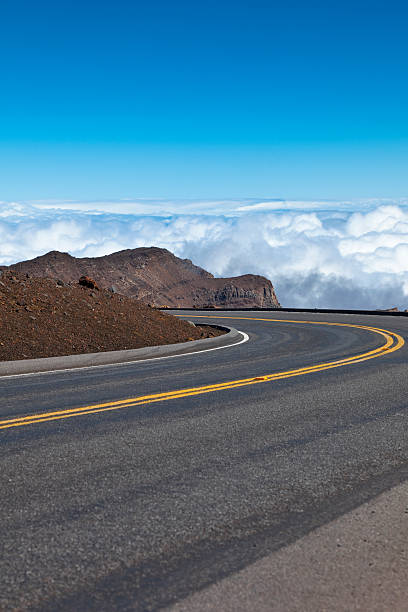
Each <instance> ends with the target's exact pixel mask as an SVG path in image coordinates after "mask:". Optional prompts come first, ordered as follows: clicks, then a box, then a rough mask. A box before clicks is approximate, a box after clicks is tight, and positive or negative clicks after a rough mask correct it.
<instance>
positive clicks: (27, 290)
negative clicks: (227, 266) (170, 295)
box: [0, 271, 222, 361]
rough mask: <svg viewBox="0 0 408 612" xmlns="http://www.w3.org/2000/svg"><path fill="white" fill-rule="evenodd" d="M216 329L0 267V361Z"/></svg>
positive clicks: (177, 338) (129, 345)
mask: <svg viewBox="0 0 408 612" xmlns="http://www.w3.org/2000/svg"><path fill="white" fill-rule="evenodd" d="M220 333H222V332H219V331H218V330H215V329H213V328H209V327H206V326H203V327H195V326H193V325H191V324H190V323H188V322H186V321H182V320H181V319H178V318H176V317H173V316H171V315H168V314H165V313H162V312H160V311H158V310H154V309H153V308H149V306H147V305H146V304H143V303H141V302H138V301H136V300H134V299H131V298H127V297H124V296H121V295H119V294H114V293H112V292H110V291H106V290H96V289H90V288H88V287H83V286H80V285H79V284H78V282H77V283H75V284H72V285H65V284H64V283H63V281H54V280H50V279H41V278H27V276H26V275H23V274H18V273H15V272H9V271H6V272H3V273H1V272H0V361H9V360H15V359H29V358H37V357H54V356H58V355H73V354H77V353H96V352H99V351H114V350H122V349H133V348H141V347H144V346H155V345H161V344H172V343H177V342H185V341H187V340H199V339H200V338H204V337H210V336H214V335H219V334H220Z"/></svg>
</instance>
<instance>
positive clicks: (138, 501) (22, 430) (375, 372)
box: [0, 311, 408, 611]
mask: <svg viewBox="0 0 408 612" xmlns="http://www.w3.org/2000/svg"><path fill="white" fill-rule="evenodd" d="M177 314H180V313H177ZM200 315H201V318H200V319H197V320H199V321H201V322H204V321H207V320H208V322H211V321H213V322H214V323H217V322H218V323H222V321H221V319H220V317H225V321H224V322H225V323H226V324H227V325H228V324H230V325H231V326H234V327H236V328H237V329H239V330H242V331H244V332H246V333H247V334H248V335H249V341H248V342H246V343H244V344H240V345H239V346H235V347H231V348H227V349H224V350H220V351H213V352H208V353H202V354H201V355H200V354H197V355H184V356H181V357H176V358H172V359H165V360H162V361H160V360H158V361H152V362H150V363H149V362H139V363H137V362H136V363H134V364H130V365H121V366H116V367H109V366H106V367H102V368H97V369H86V370H77V371H75V370H73V371H70V372H55V373H50V374H42V375H33V376H24V377H13V378H0V392H1V409H0V421H1V422H0V428H1V429H0V438H1V447H0V448H1V451H0V452H1V459H0V460H1V464H0V482H1V495H2V500H1V510H0V512H1V521H0V542H1V546H2V555H1V560H0V609H1V610H3V609H4V610H28V609H30V610H49V611H51V610H76V611H78V610H98V611H100V610H156V609H159V608H164V607H166V606H170V607H171V606H173V605H174V604H175V603H176V602H179V603H177V604H176V605H175V606H174V609H179V610H195V609H196V610H204V609H206V610H213V609H225V610H227V609H228V610H229V609H231V610H233V609H235V610H237V609H238V608H240V606H241V609H242V610H244V609H245V610H246V609H259V610H260V609H265V610H290V609H293V610H298V609H299V610H316V609H322V610H323V609H325V610H327V609H333V610H337V609H338V610H340V609H349V610H350V609H353V605H352V604H353V601H354V602H355V604H356V605H355V609H364V607H363V608H359V607H358V606H359V605H360V604H358V601H359V600H358V597H359V596H360V595H358V593H357V592H356V593H355V598H354V599H353V598H352V599H351V600H350V601H351V604H350V603H348V604H347V605H346V604H344V602H345V601H346V599H344V596H343V594H342V589H343V590H344V589H345V587H344V584H345V583H344V581H341V580H340V579H337V580H338V584H336V574H337V573H338V576H340V575H341V569H342V567H343V568H344V571H346V570H347V568H348V567H350V565H349V564H350V556H349V557H348V556H347V555H345V556H343V557H341V558H340V557H336V559H335V560H334V561H333V554H332V552H330V548H334V549H335V550H337V549H338V548H341V546H342V544H341V542H339V537H340V536H339V534H340V535H341V537H343V536H344V537H345V538H346V539H347V537H348V538H349V540H348V544H347V546H348V547H349V549H350V551H351V552H350V554H352V555H354V557H355V555H356V554H357V552H358V551H359V550H361V546H357V549H354V552H353V550H351V549H352V548H353V545H354V544H355V541H356V538H357V539H358V538H359V537H362V535H361V534H362V525H361V523H365V524H366V529H367V530H368V534H367V536H366V537H364V538H362V540H364V541H365V542H368V541H369V540H370V537H371V536H370V533H371V531H375V533H377V535H378V534H380V533H382V531H380V523H381V521H380V518H378V519H376V521H377V522H374V523H373V524H372V528H371V527H369V523H368V522H367V521H366V520H365V519H364V518H363V519H361V516H362V515H361V512H363V511H366V513H367V516H368V515H375V513H376V512H377V514H378V515H381V517H382V519H381V520H383V523H384V524H383V525H382V527H381V529H382V530H384V529H385V527H384V525H385V524H386V523H387V521H388V523H390V522H391V523H392V524H393V525H396V524H397V523H396V518H395V516H397V517H398V518H399V522H398V532H395V533H394V532H393V533H391V532H390V533H388V532H387V533H388V535H387V542H388V544H385V545H384V546H383V547H382V549H381V553H379V549H378V546H377V547H375V546H374V548H372V549H370V550H371V553H370V554H372V555H373V556H374V557H375V563H376V567H377V570H378V572H377V574H376V575H375V576H374V574H371V575H370V576H371V577H370V576H368V578H367V580H374V581H375V580H376V581H377V582H376V585H374V586H373V585H370V588H369V589H368V590H369V591H370V592H371V593H373V592H375V588H374V587H375V586H376V588H377V590H381V591H382V593H383V597H384V598H385V599H384V600H383V604H382V603H381V598H379V597H377V596H376V605H377V608H375V607H371V608H370V609H374V608H375V609H379V610H380V609H384V610H386V609H387V607H388V608H389V604H390V602H391V601H392V602H393V603H392V605H393V609H401V610H404V609H406V608H404V607H402V606H403V605H405V602H406V601H407V599H406V597H407V596H408V586H407V584H408V583H407V581H405V583H404V580H403V578H404V576H408V574H404V572H405V571H406V569H407V563H408V562H407V555H406V550H405V549H404V550H403V549H401V546H399V543H398V542H399V538H401V541H402V542H403V543H404V544H403V545H404V546H405V541H406V536H407V535H408V530H407V526H406V521H405V522H401V520H400V519H401V512H404V511H401V510H400V506H399V505H398V503H399V501H398V500H400V499H401V490H402V489H400V488H398V486H397V485H399V487H404V486H405V485H404V482H405V481H406V480H407V478H408V444H407V433H406V432H407V425H408V418H407V417H408V409H407V397H408V377H407V373H408V372H407V356H408V355H407V346H408V345H407V344H403V338H407V337H408V318H403V317H379V316H378V317H376V316H355V315H353V316H351V315H341V316H340V315H329V314H324V315H323V314H318V315H312V314H309V313H308V314H305V315H302V314H298V313H296V315H294V314H293V313H283V312H281V313H279V312H273V313H271V312H269V313H265V312H263V313H259V312H254V313H248V312H243V313H238V312H237V313H230V312H224V313H222V312H218V311H217V313H210V314H209V313H198V312H197V313H196V312H195V313H191V312H190V313H185V315H183V316H185V317H186V318H189V319H192V320H194V317H195V316H197V317H198V316H200ZM202 317H204V318H202ZM237 317H240V318H237ZM272 319H275V321H273V320H272ZM294 320H296V321H294ZM289 321H290V322H289ZM319 321H323V322H326V323H330V325H327V324H315V323H317V322H319ZM333 323H341V324H346V325H333ZM361 326H362V327H361ZM366 327H371V328H372V327H374V328H379V329H380V330H386V331H383V332H381V331H380V332H378V331H374V330H370V329H366ZM322 364H323V365H322ZM327 364H331V365H329V366H328V365H327ZM316 366H318V367H316ZM299 370H301V371H299ZM282 372H283V373H285V374H284V375H283V376H282V375H277V373H282ZM169 392H171V393H169ZM158 394H162V395H160V396H159V397H158ZM146 396H148V397H146ZM81 408H82V410H80V409H81ZM27 417H28V418H27ZM15 425H18V426H15ZM395 487H397V488H395ZM381 495H382V497H381ZM378 496H380V497H378ZM404 500H405V498H404ZM404 503H405V502H404ZM364 504H365V505H364ZM373 504H374V505H373ZM375 504H377V505H375ZM379 504H383V505H382V506H381V505H379ZM403 505H404V504H403ZM404 507H405V509H406V511H407V512H408V504H407V503H405V506H404ZM380 508H382V510H380ZM384 508H385V509H386V510H384ZM362 509H363V510H362ZM364 509H366V510H364ZM393 509H394V511H395V513H396V514H395V516H393V517H391V516H388V515H387V512H391V511H392V510H393ZM359 512H360V514H358V513H359ZM356 513H357V514H356ZM376 516H377V515H376ZM406 516H407V517H408V514H406ZM356 517H357V518H356ZM358 517H360V519H359V518H358ZM384 517H385V518H384ZM403 518H404V517H403ZM386 519H387V521H386ZM358 520H360V525H359V526H358V527H357V528H356V525H358ZM339 521H340V522H339ZM341 521H343V523H342V522H341ZM356 521H357V523H356ZM388 523H387V524H388ZM370 525H371V523H370ZM330 529H331V530H332V531H330ZM395 529H396V527H395ZM404 529H405V532H404V534H405V535H404V534H403V533H402V530H404ZM325 530H326V531H325ZM336 530H337V531H336ZM370 530H371V531H370ZM335 534H337V536H335ZM353 534H354V535H353ZM356 534H357V535H356ZM317 537H319V538H320V539H319V542H320V544H319V546H320V548H318V547H316V546H317V545H316V538H317ZM334 537H336V538H337V539H335V540H333V538H334ZM313 538H314V539H313ZM346 539H345V542H346ZM353 543H354V544H353ZM369 543H370V542H369ZM299 546H303V548H301V549H299ZM362 546H363V545H362ZM367 546H368V544H367ZM296 547H298V548H296ZM328 550H329V552H328ZM306 552H308V555H309V556H307V554H306ZM391 553H392V555H393V556H392V559H391V557H390V555H391ZM342 554H343V552H342ZM285 555H286V556H285ZM302 555H306V556H303V557H302ZM313 555H314V556H313ZM323 555H326V557H325V560H324V562H323V561H322V559H323ZM330 555H331V557H330V559H329V556H330ZM300 559H303V561H302V563H301V562H300V561H299V560H300ZM385 560H387V563H388V565H389V564H390V563H392V581H390V583H389V585H388V591H387V589H386V588H385V587H384V584H382V585H381V589H380V588H379V584H378V576H380V577H381V576H383V577H384V576H385V573H386V568H385V566H384V564H385ZM366 561H367V563H369V561H368V560H367V559H365V560H364V561H363V562H361V561H358V563H357V562H356V563H357V565H358V566H357V565H356V568H355V569H354V570H353V572H351V573H352V574H353V575H354V576H355V575H356V572H358V571H360V570H361V567H360V566H361V563H365V562H366ZM274 563H275V565H273V564H274ZM296 563H297V565H296ZM310 563H312V564H313V563H314V564H315V565H316V568H318V567H320V566H322V565H324V567H323V569H322V568H321V569H322V571H321V572H320V573H318V576H317V578H316V577H315V579H316V580H317V582H316V588H317V586H319V585H320V586H321V583H322V582H323V583H325V584H326V585H330V592H326V599H325V600H324V603H322V602H323V599H321V600H319V602H317V600H313V593H312V595H311V593H310V590H311V587H310V584H309V586H307V585H306V586H305V587H304V588H303V590H302V589H301V588H300V585H302V583H303V582H304V581H307V580H309V578H308V576H309V574H308V572H309V569H310V568H308V567H307V565H308V564H310ZM319 563H320V566H319ZM330 563H331V564H332V566H333V568H332V569H333V571H332V574H333V575H334V577H333V575H331V576H329V573H328V569H327V568H329V567H330ZM260 564H261V565H260ZM262 564H263V565H262ZM268 564H269V565H268ZM285 564H287V566H286V565H285ZM388 565H387V567H388ZM251 568H252V569H251ZM268 568H269V569H268ZM271 568H273V571H272V570H271ZM282 568H284V569H285V571H284V572H283V573H282V575H279V576H278V573H279V571H281V570H282ZM290 568H291V569H290ZM282 571H283V570H282ZM387 571H388V570H387ZM251 572H252V573H251ZM268 572H269V573H268ZM353 579H355V578H353V576H351V577H350V580H351V581H352V580H353ZM285 580H286V581H287V585H288V586H287V589H286V590H285V592H283V591H282V584H284V581H285ZM396 580H397V581H398V580H400V584H399V587H398V589H397V591H398V592H397V596H396V586H395V584H396V583H395V581H396ZM330 581H332V582H330ZM360 582H361V581H360ZM215 583H216V584H215ZM214 585H215V586H214ZM231 585H232V587H231ZM279 585H280V586H279ZM291 585H292V586H293V589H292V586H291ZM360 586H361V584H360ZM316 588H314V589H312V590H314V592H315V591H316ZM319 588H320V587H319ZM353 588H355V586H354V587H353ZM307 589H309V592H308V597H309V599H304V598H305V597H306V595H305V593H306V592H307ZM404 589H405V591H404ZM291 590H293V592H294V593H295V592H296V595H294V596H293V597H292V599H291V597H290V591H291ZM326 590H327V589H326ZM288 591H289V592H288ZM349 591H350V589H349ZM232 593H239V597H238V596H237V601H236V602H235V603H231V602H232ZM384 593H385V595H384ZM349 595H350V593H349ZM299 597H300V598H301V600H299ZM327 597H329V599H327ZM392 597H394V599H392ZM296 598H297V599H296ZM302 598H303V599H302ZM183 602H184V603H183ZM328 602H329V603H328ZM401 602H404V603H401ZM400 605H401V607H400V608H399V606H400ZM344 606H346V607H344ZM378 606H379V607H378ZM381 606H383V607H381ZM389 609H390V608H389Z"/></svg>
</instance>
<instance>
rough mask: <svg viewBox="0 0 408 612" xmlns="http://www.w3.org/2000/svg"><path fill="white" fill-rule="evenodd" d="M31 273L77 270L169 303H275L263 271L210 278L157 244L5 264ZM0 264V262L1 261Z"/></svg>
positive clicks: (71, 277)
mask: <svg viewBox="0 0 408 612" xmlns="http://www.w3.org/2000/svg"><path fill="white" fill-rule="evenodd" d="M9 268H12V269H13V270H16V271H17V272H20V273H24V274H30V275H31V276H34V277H49V278H54V279H61V280H62V281H63V282H66V283H67V282H78V278H80V277H81V276H87V277H91V278H92V279H93V278H94V279H96V282H97V283H98V285H99V287H100V288H101V289H106V288H114V291H117V292H118V293H121V294H123V295H126V296H130V297H134V298H137V299H139V300H142V301H144V302H146V303H149V304H152V305H156V306H168V307H172V306H173V307H197V308H202V307H215V308H217V307H231V308H242V307H247V308H251V307H264V308H271V307H272V308H279V306H280V305H279V302H278V300H277V298H276V295H275V291H274V289H273V286H272V283H271V282H270V281H269V280H268V279H267V278H265V277H263V276H257V275H253V274H245V275H243V276H236V277H232V278H215V277H214V276H213V275H212V274H210V273H209V272H207V271H206V270H203V268H200V267H198V266H195V265H194V264H193V263H192V262H191V261H190V260H189V259H180V258H178V257H176V256H175V255H173V254H172V253H170V251H168V250H166V249H159V248H157V247H150V248H139V249H127V250H124V251H119V252H117V253H112V254H111V255H105V256H103V257H83V258H76V257H72V256H71V255H69V254H68V253H60V252H59V251H51V252H50V253H47V254H46V255H41V256H40V257H36V258H35V259H31V260H28V261H23V262H20V263H17V264H14V265H12V266H9ZM3 269H4V267H3Z"/></svg>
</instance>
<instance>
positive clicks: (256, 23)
mask: <svg viewBox="0 0 408 612" xmlns="http://www.w3.org/2000/svg"><path fill="white" fill-rule="evenodd" d="M407 26H408V2H407V1H406V0H352V1H350V0H333V1H332V0H322V1H315V0H284V1H282V0H246V1H242V0H231V1H230V0H205V1H204V0H201V1H198V0H196V1H194V0H193V1H192V0H188V1H181V0H149V1H147V0H146V1H145V2H141V1H139V0H115V1H112V0H109V1H106V0H97V1H94V0H81V1H78V0H70V1H68V0H58V1H56V0H51V1H43V0H36V1H35V2H34V1H32V0H2V2H1V5H0V56H1V58H2V61H1V64H0V87H1V91H0V121H1V123H0V200H19V199H30V200H33V199H43V198H123V197H165V198H166V197H171V198H185V197H187V198H188V197H191V198H226V197H232V198H234V197H246V196H248V197H282V198H333V199H336V198H337V199H338V198H361V197H391V198H394V197H395V198H397V197H403V196H407V195H408V189H407V177H408V103H407V102H408V37H407Z"/></svg>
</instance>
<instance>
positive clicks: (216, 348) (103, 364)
mask: <svg viewBox="0 0 408 612" xmlns="http://www.w3.org/2000/svg"><path fill="white" fill-rule="evenodd" d="M237 332H238V333H239V334H241V336H243V338H242V340H240V341H239V342H234V344H227V345H226V346H215V347H214V348H208V349H202V350H201V351H191V352H190V353H180V354H179V355H163V357H150V358H148V359H134V360H133V361H121V362H119V363H101V364H99V365H90V366H79V367H77V368H75V367H74V368H61V369H58V370H44V371H43V372H25V373H24V374H5V375H4V376H2V375H1V374H0V382H1V381H2V380H4V379H5V378H21V377H23V376H39V375H41V374H58V373H59V372H72V371H74V370H91V369H94V368H113V367H116V366H124V365H135V364H137V363H145V362H146V361H158V360H159V359H174V357H187V356H188V355H200V354H201V353H208V352H209V351H219V350H221V349H226V348H232V347H233V346H238V345H239V344H243V343H244V342H248V340H249V336H248V334H246V333H245V332H243V331H240V330H239V329H237Z"/></svg>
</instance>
